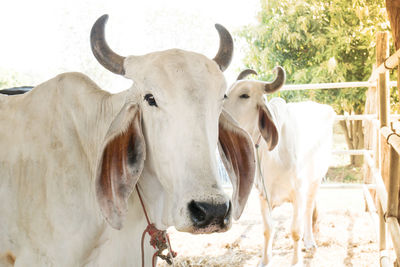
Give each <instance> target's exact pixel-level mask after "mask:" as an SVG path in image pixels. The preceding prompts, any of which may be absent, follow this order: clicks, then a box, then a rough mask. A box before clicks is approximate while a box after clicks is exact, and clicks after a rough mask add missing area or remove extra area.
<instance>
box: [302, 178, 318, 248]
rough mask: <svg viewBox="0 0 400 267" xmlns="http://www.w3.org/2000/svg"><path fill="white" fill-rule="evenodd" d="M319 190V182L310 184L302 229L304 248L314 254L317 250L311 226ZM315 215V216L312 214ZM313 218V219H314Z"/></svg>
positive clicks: (314, 220) (314, 221)
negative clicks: (303, 227)
mask: <svg viewBox="0 0 400 267" xmlns="http://www.w3.org/2000/svg"><path fill="white" fill-rule="evenodd" d="M318 188H319V182H315V183H312V184H311V186H310V190H309V192H308V195H307V199H306V207H305V216H304V217H305V218H304V220H305V229H304V247H305V249H306V251H307V252H310V253H314V251H315V250H316V248H317V244H316V243H315V239H314V234H313V226H314V224H315V223H316V220H317V218H316V217H315V216H317V210H316V208H317V207H316V203H315V197H316V195H317V191H318ZM314 213H315V214H314ZM314 217H315V218H314Z"/></svg>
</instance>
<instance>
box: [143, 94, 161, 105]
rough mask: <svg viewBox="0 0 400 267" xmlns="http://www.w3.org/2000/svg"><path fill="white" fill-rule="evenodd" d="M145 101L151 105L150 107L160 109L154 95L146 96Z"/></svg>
mask: <svg viewBox="0 0 400 267" xmlns="http://www.w3.org/2000/svg"><path fill="white" fill-rule="evenodd" d="M144 100H146V101H147V103H149V105H150V106H155V107H158V106H157V102H156V100H155V99H154V96H153V95H152V94H147V95H145V96H144Z"/></svg>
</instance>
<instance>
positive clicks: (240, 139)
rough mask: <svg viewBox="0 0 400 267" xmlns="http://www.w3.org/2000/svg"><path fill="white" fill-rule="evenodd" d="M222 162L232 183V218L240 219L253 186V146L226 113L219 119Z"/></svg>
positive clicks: (244, 132)
mask: <svg viewBox="0 0 400 267" xmlns="http://www.w3.org/2000/svg"><path fill="white" fill-rule="evenodd" d="M218 148H219V151H220V154H221V159H222V162H223V163H224V165H225V169H226V171H227V172H228V174H229V178H230V179H231V182H232V187H233V192H232V202H233V217H234V219H235V220H237V219H239V218H240V215H241V214H242V212H243V209H244V206H245V205H246V202H247V199H248V197H249V194H250V191H251V188H252V186H253V181H254V175H255V169H256V167H255V156H254V146H253V142H252V140H251V138H250V136H249V134H248V133H247V132H246V131H244V130H243V129H242V128H240V127H239V125H238V124H237V123H236V121H234V119H233V118H232V117H231V116H230V115H229V114H228V113H227V112H226V111H224V110H223V111H222V113H221V115H220V117H219V145H218Z"/></svg>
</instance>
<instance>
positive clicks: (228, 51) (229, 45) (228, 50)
mask: <svg viewBox="0 0 400 267" xmlns="http://www.w3.org/2000/svg"><path fill="white" fill-rule="evenodd" d="M215 28H216V29H217V31H218V34H219V49H218V53H217V55H216V56H215V57H214V58H213V60H214V61H215V62H217V64H218V66H219V68H220V69H221V71H225V70H226V69H227V68H228V66H229V64H230V63H231V61H232V56H233V40H232V36H231V34H230V33H229V32H228V30H227V29H225V27H224V26H222V25H221V24H215Z"/></svg>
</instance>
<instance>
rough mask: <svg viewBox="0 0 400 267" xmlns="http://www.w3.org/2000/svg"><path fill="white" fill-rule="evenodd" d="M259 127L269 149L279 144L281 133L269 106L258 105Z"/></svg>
mask: <svg viewBox="0 0 400 267" xmlns="http://www.w3.org/2000/svg"><path fill="white" fill-rule="evenodd" d="M258 129H259V130H260V133H261V135H262V137H263V138H264V140H265V142H266V143H267V146H268V149H269V150H270V151H271V150H273V149H274V148H275V147H276V145H277V144H278V141H279V134H278V129H277V128H276V125H275V122H274V119H273V116H272V114H271V113H270V111H269V110H268V108H267V107H258Z"/></svg>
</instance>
